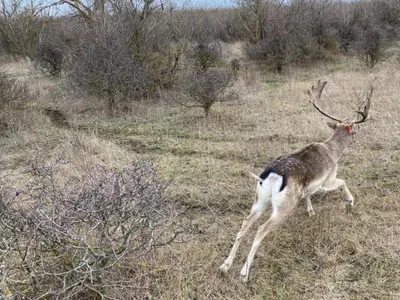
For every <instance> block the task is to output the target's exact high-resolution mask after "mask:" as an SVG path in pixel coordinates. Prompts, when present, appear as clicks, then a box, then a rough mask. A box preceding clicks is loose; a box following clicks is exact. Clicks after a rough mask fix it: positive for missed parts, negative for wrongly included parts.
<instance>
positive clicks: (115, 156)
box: [0, 62, 400, 299]
mask: <svg viewBox="0 0 400 300" xmlns="http://www.w3.org/2000/svg"><path fill="white" fill-rule="evenodd" d="M374 76H377V77H378V79H377V81H376V83H375V93H374V98H373V99H374V100H373V101H374V102H373V108H372V112H371V113H372V119H371V120H370V121H369V122H368V123H367V124H365V125H363V126H362V128H360V130H359V133H358V134H357V136H356V141H355V142H354V144H353V145H351V147H350V148H349V149H348V151H346V153H345V155H344V157H343V159H342V162H341V164H340V169H339V176H340V177H341V178H344V179H346V181H347V185H348V186H349V188H350V190H351V191H352V193H353V194H354V195H355V197H356V200H355V201H356V202H355V203H356V204H355V209H354V213H353V214H352V215H347V214H346V213H345V203H344V200H345V197H344V194H343V193H342V192H341V191H336V192H331V193H327V194H317V195H316V196H314V197H313V198H312V201H313V204H314V205H313V206H314V209H315V211H316V213H317V215H316V216H315V217H313V218H309V217H308V213H307V212H306V204H305V203H301V205H300V206H299V208H298V210H297V211H296V213H295V214H294V215H293V216H292V217H291V218H290V220H289V221H288V222H287V223H286V224H284V225H283V227H282V228H281V229H280V230H279V231H278V232H276V233H274V234H271V235H270V236H268V237H267V238H266V239H265V240H264V242H263V244H262V247H260V249H259V251H258V255H257V257H256V259H255V262H254V267H253V269H252V272H251V275H250V276H251V280H250V282H249V283H248V284H242V283H241V282H240V281H239V280H238V274H239V271H240V268H241V266H242V264H243V263H244V258H245V255H246V254H247V251H248V250H249V247H250V244H251V242H252V238H253V237H254V233H255V229H253V230H252V231H251V232H250V233H249V235H248V238H247V239H246V241H245V242H244V243H243V244H242V246H241V248H240V249H239V252H238V255H237V259H236V261H235V262H234V265H233V267H232V268H231V270H230V272H229V273H228V275H227V276H221V275H220V274H219V273H218V267H219V265H220V264H221V263H222V262H223V260H224V259H225V258H226V255H228V251H229V249H230V247H231V245H232V243H233V240H234V237H235V235H236V233H237V231H238V229H239V227H240V224H241V221H242V219H243V217H245V216H246V215H247V213H248V211H249V209H250V206H251V204H252V201H253V200H254V185H255V183H254V182H253V180H252V179H251V178H250V177H249V176H248V171H252V172H255V173H258V172H260V171H261V170H262V167H263V165H264V164H265V163H266V162H267V161H268V160H269V159H271V158H274V157H276V156H279V155H281V154H284V153H289V152H291V151H293V150H295V149H298V148H300V147H303V146H305V145H306V144H308V143H310V142H314V141H323V140H324V139H325V138H327V137H328V136H329V134H330V129H329V128H328V127H327V126H325V125H324V123H323V121H324V120H323V117H322V116H320V115H319V114H318V113H317V112H316V111H315V110H314V109H313V108H312V107H311V106H310V105H309V103H308V99H307V95H306V90H307V89H308V88H309V87H310V86H311V84H314V83H315V81H316V80H317V79H318V78H321V79H324V80H327V81H328V82H329V83H328V85H327V88H326V93H325V96H324V98H323V99H324V101H325V104H324V105H325V106H324V107H325V108H328V109H329V110H330V111H334V112H335V114H337V115H340V116H345V115H348V112H350V111H351V109H352V107H353V106H354V105H355V103H356V101H355V99H356V95H358V94H360V93H361V92H362V91H365V90H366V87H367V86H368V84H369V83H370V81H371V80H372V79H373V78H374ZM256 77H257V78H260V79H259V80H257V81H256V82H253V83H252V84H251V85H249V84H248V81H246V80H242V81H241V80H239V82H238V83H237V88H238V90H239V91H240V97H239V100H237V101H236V102H233V103H232V102H230V103H226V104H218V105H216V106H215V107H213V111H212V115H211V117H210V120H208V121H207V120H205V119H204V118H203V117H201V115H202V112H201V111H197V110H188V109H184V108H181V107H173V106H164V105H154V104H152V105H147V104H134V105H133V106H132V113H131V114H129V115H124V116H121V117H113V118H110V117H107V116H106V115H105V114H104V113H101V111H102V110H101V108H96V109H97V110H98V112H99V113H96V116H94V115H93V113H92V114H90V111H91V109H92V108H94V107H95V106H94V105H92V104H91V102H90V100H87V101H83V100H82V99H72V98H73V95H72V96H71V95H68V94H66V93H65V91H62V90H59V89H58V82H54V81H52V82H51V83H49V84H47V85H46V84H44V83H43V81H44V79H43V78H41V79H38V78H32V80H31V81H30V82H31V86H32V88H33V89H36V90H37V93H38V94H39V95H41V96H40V97H39V99H38V100H37V101H36V102H35V104H34V105H31V106H29V110H27V112H25V115H23V116H22V118H18V120H19V121H15V122H16V124H19V125H18V126H16V127H15V128H17V129H16V130H13V131H12V132H10V134H9V135H8V136H7V137H4V138H1V139H0V152H1V153H2V155H1V156H0V166H1V167H0V177H3V176H7V177H8V179H9V180H11V181H13V183H14V184H15V185H20V184H22V185H23V182H24V181H25V180H29V178H26V176H27V175H26V174H25V173H24V168H25V166H26V164H28V163H29V162H31V161H33V160H35V159H37V158H38V157H45V158H47V159H50V158H56V157H60V156H63V157H66V158H67V159H69V160H71V161H72V162H73V163H74V164H73V165H74V166H75V167H74V169H73V170H66V175H65V176H66V177H68V176H78V175H79V173H80V172H81V171H83V170H85V169H86V168H87V167H88V166H90V165H91V164H93V163H95V162H101V163H103V164H106V165H108V166H115V167H118V166H121V165H123V164H125V163H127V162H128V161H129V160H131V159H132V158H133V157H140V158H142V159H145V160H151V161H153V162H154V163H155V164H156V166H157V167H158V169H159V171H160V173H161V175H162V176H163V177H165V178H168V179H173V184H172V188H171V191H170V192H171V193H172V194H173V196H174V199H175V201H177V202H179V203H181V204H183V205H184V206H185V207H186V208H187V214H188V215H191V216H196V217H195V221H193V222H194V223H195V224H194V225H195V226H196V227H197V228H198V231H199V234H200V235H199V237H197V238H196V239H193V240H188V241H186V242H185V243H179V244H173V245H171V246H169V248H168V249H163V250H162V252H160V253H159V259H160V261H161V263H160V265H159V266H156V268H154V270H153V272H150V271H149V274H150V273H151V274H152V275H151V276H152V278H153V280H154V282H153V284H152V286H153V288H152V290H150V291H149V294H152V295H154V296H155V297H156V298H160V299H399V298H400V258H399V254H400V235H399V232H400V221H399V217H398V215H399V213H400V204H399V202H398V197H399V193H398V190H399V186H400V185H399V182H400V175H399V172H398V170H399V166H400V126H399V122H398V115H399V113H400V106H399V102H398V95H399V94H400V84H399V83H400V71H399V69H398V66H393V65H390V64H386V65H385V64H383V65H379V66H378V67H377V68H376V69H374V72H373V73H369V71H367V70H365V69H363V68H361V67H359V66H357V65H354V64H353V63H352V62H341V63H338V64H331V65H329V66H327V65H317V66H313V67H312V68H309V69H305V70H302V69H297V70H292V72H290V74H288V75H286V76H283V77H282V78H280V79H282V80H283V81H282V82H275V83H266V82H265V81H262V80H261V78H263V77H262V76H260V75H256ZM46 80H50V79H46ZM39 85H40V86H45V87H46V89H43V88H41V87H40V86H39ZM52 86H53V87H52ZM44 90H47V92H45V91H44ZM54 93H56V94H57V95H58V96H57V97H56V98H54V97H50V96H49V95H55V94H54ZM68 100H69V101H70V102H68ZM49 104H51V106H56V107H59V108H61V109H62V110H63V111H64V112H65V113H66V114H67V115H68V117H69V119H70V120H71V123H72V124H73V127H72V129H62V128H57V127H55V126H54V125H53V124H51V122H50V121H49V120H48V118H47V117H46V116H44V115H43V114H42V113H41V110H40V108H41V107H44V106H46V105H49ZM92 111H93V110H92ZM350 117H351V116H350ZM266 218H267V216H265V217H264V219H263V221H265V219H266ZM260 223H261V221H260V222H258V224H260ZM123 298H124V299H128V298H135V296H134V292H132V291H130V290H129V287H127V288H126V290H125V292H124V297H123ZM121 299H122V298H121Z"/></svg>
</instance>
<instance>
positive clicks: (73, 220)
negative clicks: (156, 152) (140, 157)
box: [0, 162, 178, 299]
mask: <svg viewBox="0 0 400 300" xmlns="http://www.w3.org/2000/svg"><path fill="white" fill-rule="evenodd" d="M60 166H62V164H60V163H59V162H58V163H53V164H51V165H49V164H35V165H33V166H32V168H31V169H30V172H31V174H32V175H33V176H34V184H33V185H32V186H31V187H30V188H29V190H28V191H27V192H22V191H19V192H16V191H15V190H12V189H10V188H6V187H5V185H1V187H0V197H1V201H0V232H1V239H0V260H1V265H2V270H0V271H2V273H1V274H0V275H2V278H0V280H1V284H2V286H6V288H7V289H8V291H11V292H12V293H13V294H14V295H18V296H21V297H33V298H35V299H37V298H43V297H44V298H52V299H82V298H85V299H86V298H91V299H98V298H115V296H116V293H117V290H118V285H119V284H120V282H121V280H122V279H121V278H118V275H116V274H119V273H120V268H121V266H124V268H128V266H129V268H133V269H135V268H134V266H135V262H136V263H138V264H140V262H142V263H143V261H147V263H149V264H151V261H150V260H153V263H155V261H154V260H155V258H154V256H153V255H150V254H151V253H153V252H154V250H155V249H156V248H157V247H161V246H162V245H166V244H168V243H170V242H172V241H173V240H174V238H175V237H176V236H177V234H178V231H177V230H176V228H175V227H176V224H175V218H176V216H177V214H178V213H177V210H176V209H175V207H174V206H173V205H172V204H171V202H170V201H169V200H168V198H167V197H166V196H165V188H166V187H167V185H166V183H164V182H162V181H160V180H159V179H158V177H157V174H156V171H155V170H154V168H153V167H152V166H151V165H149V164H145V163H140V162H136V163H132V164H131V165H129V166H127V167H125V168H123V169H122V170H120V171H115V170H112V169H109V168H106V167H104V166H99V165H97V166H94V167H93V168H92V170H91V171H89V172H88V174H86V175H85V176H84V177H83V178H82V179H81V180H80V182H79V183H78V184H75V185H74V186H72V188H69V189H67V188H66V186H67V184H66V185H65V186H64V187H62V185H61V184H60V183H59V181H60V180H59V177H60V174H59V170H60ZM68 185H69V184H68ZM138 269H139V271H138V270H134V271H131V272H132V273H131V274H134V275H130V276H129V277H128V278H126V277H125V278H124V279H123V281H124V282H125V283H129V280H132V282H133V283H134V284H133V283H132V286H137V285H138V283H139V282H142V281H143V280H142V279H143V278H141V274H140V268H138ZM142 288H143V286H142ZM137 295H138V294H137Z"/></svg>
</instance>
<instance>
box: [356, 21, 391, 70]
mask: <svg viewBox="0 0 400 300" xmlns="http://www.w3.org/2000/svg"><path fill="white" fill-rule="evenodd" d="M386 48H387V41H385V37H384V34H383V33H382V31H380V30H379V28H376V27H375V28H374V27H368V28H366V29H359V33H358V35H357V40H356V41H355V42H354V44H353V49H354V50H355V51H356V53H357V55H358V57H359V59H360V60H361V61H362V62H363V63H364V64H365V65H366V66H367V67H369V68H371V69H372V68H373V67H374V66H375V65H376V64H377V63H379V62H380V61H382V60H383V59H384V58H385V50H386Z"/></svg>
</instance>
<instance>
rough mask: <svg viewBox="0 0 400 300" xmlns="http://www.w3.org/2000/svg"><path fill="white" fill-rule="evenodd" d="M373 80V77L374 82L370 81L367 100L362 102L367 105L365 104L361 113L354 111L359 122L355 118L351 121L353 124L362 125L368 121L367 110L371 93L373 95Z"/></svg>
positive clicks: (369, 105)
mask: <svg viewBox="0 0 400 300" xmlns="http://www.w3.org/2000/svg"><path fill="white" fill-rule="evenodd" d="M375 80H376V77H375V78H374V80H373V81H372V83H371V87H370V91H369V93H368V94H367V99H366V101H364V103H365V102H367V103H366V104H365V106H364V110H363V111H359V110H356V111H355V112H356V113H358V114H359V115H361V120H357V118H355V119H354V121H353V123H354V124H360V123H364V122H365V121H367V120H368V117H369V108H370V107H371V100H372V93H373V91H374V86H373V84H374V82H375Z"/></svg>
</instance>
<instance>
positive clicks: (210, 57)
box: [191, 42, 222, 71]
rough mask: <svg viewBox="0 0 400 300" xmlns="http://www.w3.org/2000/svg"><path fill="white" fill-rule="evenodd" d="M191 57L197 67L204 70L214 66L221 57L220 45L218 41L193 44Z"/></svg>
mask: <svg viewBox="0 0 400 300" xmlns="http://www.w3.org/2000/svg"><path fill="white" fill-rule="evenodd" d="M191 57H192V59H193V62H194V65H195V67H196V68H197V69H199V70H202V71H206V70H208V69H209V68H211V67H215V66H216V65H217V64H218V62H219V61H220V60H221V58H222V47H221V45H220V44H219V43H218V42H213V43H209V44H205V43H199V44H197V45H196V46H194V48H193V50H192V53H191Z"/></svg>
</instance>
